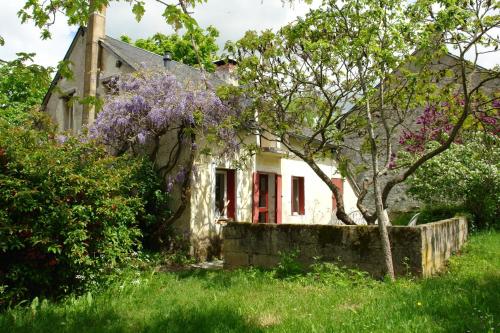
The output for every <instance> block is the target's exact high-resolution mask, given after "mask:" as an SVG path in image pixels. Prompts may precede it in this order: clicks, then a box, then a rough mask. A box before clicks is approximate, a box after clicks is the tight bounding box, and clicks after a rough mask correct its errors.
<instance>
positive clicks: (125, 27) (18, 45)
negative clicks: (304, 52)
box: [0, 0, 500, 67]
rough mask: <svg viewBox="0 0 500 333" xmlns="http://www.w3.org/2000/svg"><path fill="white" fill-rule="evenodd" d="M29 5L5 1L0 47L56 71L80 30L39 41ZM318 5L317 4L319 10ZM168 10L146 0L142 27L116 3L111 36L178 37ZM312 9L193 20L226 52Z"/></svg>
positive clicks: (267, 6)
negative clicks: (24, 19) (26, 16)
mask: <svg viewBox="0 0 500 333" xmlns="http://www.w3.org/2000/svg"><path fill="white" fill-rule="evenodd" d="M25 1H26V0H8V1H7V0H3V1H2V5H1V12H0V20H1V21H0V22H1V26H2V30H1V31H0V35H2V36H3V37H4V38H5V40H6V45H5V46H3V47H0V59H4V60H8V59H13V58H14V57H15V54H16V52H36V53H37V57H36V59H35V61H36V62H37V63H40V64H42V65H45V66H48V65H50V66H55V65H56V64H57V62H58V61H59V60H61V59H62V58H63V57H64V54H65V53H66V51H67V49H68V47H69V45H70V43H71V40H72V38H73V36H74V34H75V32H76V30H77V27H74V26H73V27H69V26H68V25H67V24H66V21H65V18H64V17H62V16H59V17H58V20H57V21H56V24H55V25H54V26H53V27H52V28H51V32H52V34H53V37H52V39H51V40H46V41H42V40H40V31H39V30H38V29H37V28H35V27H34V26H33V24H32V23H27V24H21V23H20V20H19V18H18V17H17V11H18V10H19V9H20V8H21V7H22V5H23V4H24V3H25ZM318 4H319V0H315V2H314V6H317V5H318ZM163 8H164V7H163V5H161V4H159V3H158V2H156V1H155V0H147V1H146V14H145V16H144V17H143V19H142V21H141V22H139V23H137V22H136V21H135V17H134V15H133V14H132V12H131V9H130V5H129V4H127V3H125V2H123V1H120V2H112V3H111V5H110V7H109V8H108V10H107V21H106V29H107V34H108V35H110V36H112V37H115V38H118V37H120V36H121V35H128V36H130V37H132V38H133V39H137V38H144V37H148V36H151V35H153V34H154V33H156V32H162V33H165V34H169V33H173V30H172V28H171V27H170V26H169V25H167V24H166V23H165V21H164V19H163V17H162V16H161V14H162V12H163ZM308 8H309V7H308V6H307V5H306V4H305V3H303V2H296V3H295V4H294V5H293V6H290V5H289V4H285V5H283V2H282V1H281V0H232V1H229V0H208V2H207V3H205V4H202V5H199V6H197V7H196V8H195V9H194V16H195V18H196V19H197V20H198V22H199V23H200V25H201V26H202V27H207V26H209V25H213V26H215V27H216V28H217V29H218V30H219V31H220V37H219V38H218V44H219V46H220V47H221V49H222V47H223V46H224V44H225V42H226V41H227V40H237V39H239V38H241V37H242V36H243V34H244V33H245V31H247V30H264V29H268V28H271V29H277V28H279V27H280V26H282V25H284V24H286V23H288V22H290V21H293V20H294V19H295V18H296V17H297V16H301V15H303V14H305V13H306V12H307V10H308ZM480 63H481V65H483V66H485V67H492V66H494V65H495V64H500V59H498V56H497V54H488V55H486V56H484V57H483V59H481V62H480Z"/></svg>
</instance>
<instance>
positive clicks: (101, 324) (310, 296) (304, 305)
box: [0, 233, 500, 333]
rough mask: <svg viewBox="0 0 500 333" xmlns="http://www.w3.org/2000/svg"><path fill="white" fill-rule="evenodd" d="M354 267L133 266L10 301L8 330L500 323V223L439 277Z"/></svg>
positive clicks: (3, 319)
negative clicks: (361, 272) (45, 297)
mask: <svg viewBox="0 0 500 333" xmlns="http://www.w3.org/2000/svg"><path fill="white" fill-rule="evenodd" d="M344 274H345V273H344V272H343V271H338V270H332V271H330V272H327V273H317V274H309V275H302V276H295V277H289V278H287V279H278V278H276V277H274V274H273V273H272V272H262V271H258V270H254V269H251V270H241V271H233V272H223V271H219V272H206V271H194V272H179V273H153V272H152V271H150V272H141V273H136V272H131V273H130V274H128V275H127V277H126V278H124V279H123V280H122V281H120V282H119V283H116V284H114V285H113V286H111V287H110V288H108V289H106V290H105V291H104V292H102V293H100V294H99V295H90V294H88V295H84V296H82V297H78V298H70V299H68V300H66V301H64V302H62V303H59V304H53V303H47V302H42V304H40V305H38V306H35V305H36V304H34V305H33V306H32V307H28V308H24V309H21V308H17V309H11V310H8V311H7V312H5V313H3V314H0V332H79V333H83V332H169V333H170V332H264V331H265V332H495V331H499V330H500V324H499V321H500V233H480V234H475V235H474V236H472V238H471V239H470V241H469V243H468V244H467V246H466V248H465V249H464V250H463V251H462V253H461V254H460V255H457V256H455V257H453V258H452V260H451V261H450V267H449V270H448V272H446V273H444V274H442V275H440V276H437V277H434V278H429V279H421V280H412V279H411V278H402V279H398V281H397V282H395V283H389V282H378V281H374V280H372V279H369V278H366V277H359V276H355V277H354V278H350V279H348V278H346V277H345V276H343V275H344Z"/></svg>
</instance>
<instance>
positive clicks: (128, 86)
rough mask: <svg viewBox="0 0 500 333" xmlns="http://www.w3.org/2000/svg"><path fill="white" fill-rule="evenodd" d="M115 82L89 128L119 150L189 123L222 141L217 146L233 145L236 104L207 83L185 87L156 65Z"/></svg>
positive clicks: (190, 127)
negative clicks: (114, 87)
mask: <svg viewBox="0 0 500 333" xmlns="http://www.w3.org/2000/svg"><path fill="white" fill-rule="evenodd" d="M115 84H116V87H117V91H116V92H115V93H114V94H111V95H109V96H108V98H107V100H106V101H105V103H104V107H103V110H102V111H101V112H100V113H99V114H98V116H97V119H96V121H95V122H94V124H93V126H92V127H91V128H90V137H91V138H93V139H98V140H100V141H101V142H103V143H104V144H105V145H107V146H109V147H113V148H114V149H115V152H117V153H118V154H119V153H121V152H123V151H126V150H127V149H128V148H130V147H131V146H133V145H134V144H140V145H143V144H146V143H148V142H154V141H155V140H156V139H157V138H159V137H161V136H162V135H165V134H167V133H169V132H177V131H179V130H184V131H186V132H190V131H192V130H193V129H195V130H196V131H197V134H204V135H205V136H206V137H208V138H212V139H214V140H216V141H217V142H218V143H221V144H222V145H221V147H222V146H223V147H224V148H232V149H234V148H236V147H237V145H238V143H237V141H236V138H237V136H236V133H235V131H234V129H233V128H232V127H231V120H232V119H234V118H233V117H235V116H237V115H236V114H235V112H234V110H235V109H234V108H230V107H228V106H227V105H225V104H224V103H223V102H222V101H221V100H220V98H219V97H218V96H217V95H216V93H215V92H214V91H213V90H211V89H210V87H208V88H207V87H203V88H201V87H199V86H196V85H195V84H191V85H189V86H188V87H187V86H186V85H183V84H181V83H180V82H179V81H178V80H177V78H176V77H175V76H173V75H171V74H168V73H167V72H162V71H158V70H157V71H146V70H144V71H139V72H136V73H134V74H133V75H129V76H124V77H122V78H120V79H118V80H117V82H115ZM198 85H200V84H198ZM201 85H202V86H203V84H201ZM189 134H190V133H189ZM186 137H187V136H186Z"/></svg>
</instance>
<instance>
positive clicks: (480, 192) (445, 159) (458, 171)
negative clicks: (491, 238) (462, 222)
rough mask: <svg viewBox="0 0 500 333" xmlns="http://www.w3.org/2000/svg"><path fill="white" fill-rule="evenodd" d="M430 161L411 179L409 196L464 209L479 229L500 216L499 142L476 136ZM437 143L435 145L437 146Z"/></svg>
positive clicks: (480, 134) (483, 135)
mask: <svg viewBox="0 0 500 333" xmlns="http://www.w3.org/2000/svg"><path fill="white" fill-rule="evenodd" d="M463 141H464V142H463V143H462V144H452V146H451V147H450V149H448V150H447V151H445V152H443V153H442V154H440V155H439V156H436V157H434V158H433V159H431V160H429V161H427V162H426V163H425V164H424V165H423V166H421V167H420V168H419V169H418V170H417V171H416V172H415V174H414V175H413V176H412V177H410V178H409V180H408V183H409V193H410V194H411V195H412V196H414V197H415V198H416V199H418V200H421V201H422V202H424V203H426V204H427V205H429V206H431V205H432V206H443V205H444V206H453V207H462V208H463V210H465V211H467V212H469V213H471V214H473V216H474V218H475V223H476V225H477V227H488V226H495V225H496V224H497V223H498V222H497V221H498V219H499V217H500V141H499V138H498V136H496V135H494V134H485V133H476V134H473V135H468V136H466V137H464V138H463ZM434 144H436V143H434Z"/></svg>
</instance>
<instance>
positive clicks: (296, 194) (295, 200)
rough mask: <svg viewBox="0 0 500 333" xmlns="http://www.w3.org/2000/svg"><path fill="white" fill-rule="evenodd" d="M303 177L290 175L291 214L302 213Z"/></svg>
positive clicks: (303, 205)
mask: <svg viewBox="0 0 500 333" xmlns="http://www.w3.org/2000/svg"><path fill="white" fill-rule="evenodd" d="M304 196H305V195H304V177H295V176H293V177H292V214H295V215H304V214H305V203H304Z"/></svg>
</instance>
